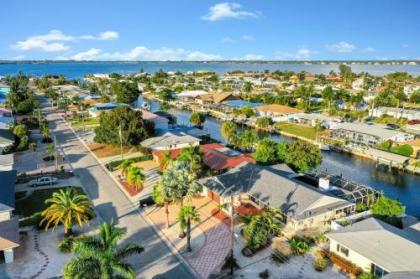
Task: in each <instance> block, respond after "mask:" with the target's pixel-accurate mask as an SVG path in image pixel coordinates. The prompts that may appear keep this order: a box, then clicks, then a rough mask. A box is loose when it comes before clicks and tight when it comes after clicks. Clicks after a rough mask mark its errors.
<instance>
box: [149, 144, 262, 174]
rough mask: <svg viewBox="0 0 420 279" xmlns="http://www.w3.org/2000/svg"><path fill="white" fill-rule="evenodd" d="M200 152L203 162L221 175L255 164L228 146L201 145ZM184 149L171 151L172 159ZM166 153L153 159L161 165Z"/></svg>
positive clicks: (157, 153)
mask: <svg viewBox="0 0 420 279" xmlns="http://www.w3.org/2000/svg"><path fill="white" fill-rule="evenodd" d="M200 150H201V152H203V154H204V156H203V162H204V164H205V165H206V166H207V167H209V168H210V169H212V170H214V171H217V172H219V173H221V172H222V171H225V170H228V169H231V168H234V167H236V166H237V165H239V164H242V163H243V162H250V163H254V162H255V161H254V159H252V157H251V156H250V155H248V154H242V153H240V152H238V151H235V150H232V149H230V148H228V147H226V146H223V145H220V144H216V143H210V144H203V145H200ZM181 151H182V149H173V150H170V154H171V158H172V159H175V158H176V157H178V155H179V154H180V153H181ZM163 156H164V151H161V150H158V151H155V152H153V159H154V160H155V161H156V162H157V163H159V161H160V160H161V159H162V158H163Z"/></svg>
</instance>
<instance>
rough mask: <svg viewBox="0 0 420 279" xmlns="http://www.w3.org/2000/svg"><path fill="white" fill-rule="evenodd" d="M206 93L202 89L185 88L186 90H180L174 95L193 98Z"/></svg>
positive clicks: (181, 97)
mask: <svg viewBox="0 0 420 279" xmlns="http://www.w3.org/2000/svg"><path fill="white" fill-rule="evenodd" d="M207 94H209V93H208V92H207V91H204V90H186V91H182V92H181V93H179V94H176V95H175V96H176V97H177V98H180V99H195V98H197V97H199V96H203V95H207Z"/></svg>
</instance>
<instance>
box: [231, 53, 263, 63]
mask: <svg viewBox="0 0 420 279" xmlns="http://www.w3.org/2000/svg"><path fill="white" fill-rule="evenodd" d="M264 59H265V58H264V55H261V54H254V53H247V54H245V55H244V56H242V57H239V58H233V60H245V61H251V60H264Z"/></svg>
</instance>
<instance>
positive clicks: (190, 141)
mask: <svg viewBox="0 0 420 279" xmlns="http://www.w3.org/2000/svg"><path fill="white" fill-rule="evenodd" d="M197 145H200V139H198V138H196V137H193V136H190V135H187V134H181V135H176V134H174V133H170V132H167V133H165V134H163V135H162V136H158V137H152V138H148V139H146V140H144V141H142V142H141V146H143V147H146V148H149V149H151V150H153V151H155V150H171V149H179V148H186V147H189V146H197Z"/></svg>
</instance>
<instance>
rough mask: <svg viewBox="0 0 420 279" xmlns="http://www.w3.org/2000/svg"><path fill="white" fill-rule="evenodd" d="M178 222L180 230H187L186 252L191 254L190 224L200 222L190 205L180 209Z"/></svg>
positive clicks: (195, 210) (196, 212) (194, 209)
mask: <svg viewBox="0 0 420 279" xmlns="http://www.w3.org/2000/svg"><path fill="white" fill-rule="evenodd" d="M178 221H179V225H180V226H181V229H182V230H184V229H187V252H191V251H192V249H191V223H192V222H199V221H200V215H199V214H198V210H197V209H196V208H195V206H190V205H188V206H184V207H182V208H181V210H180V211H179V214H178Z"/></svg>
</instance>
